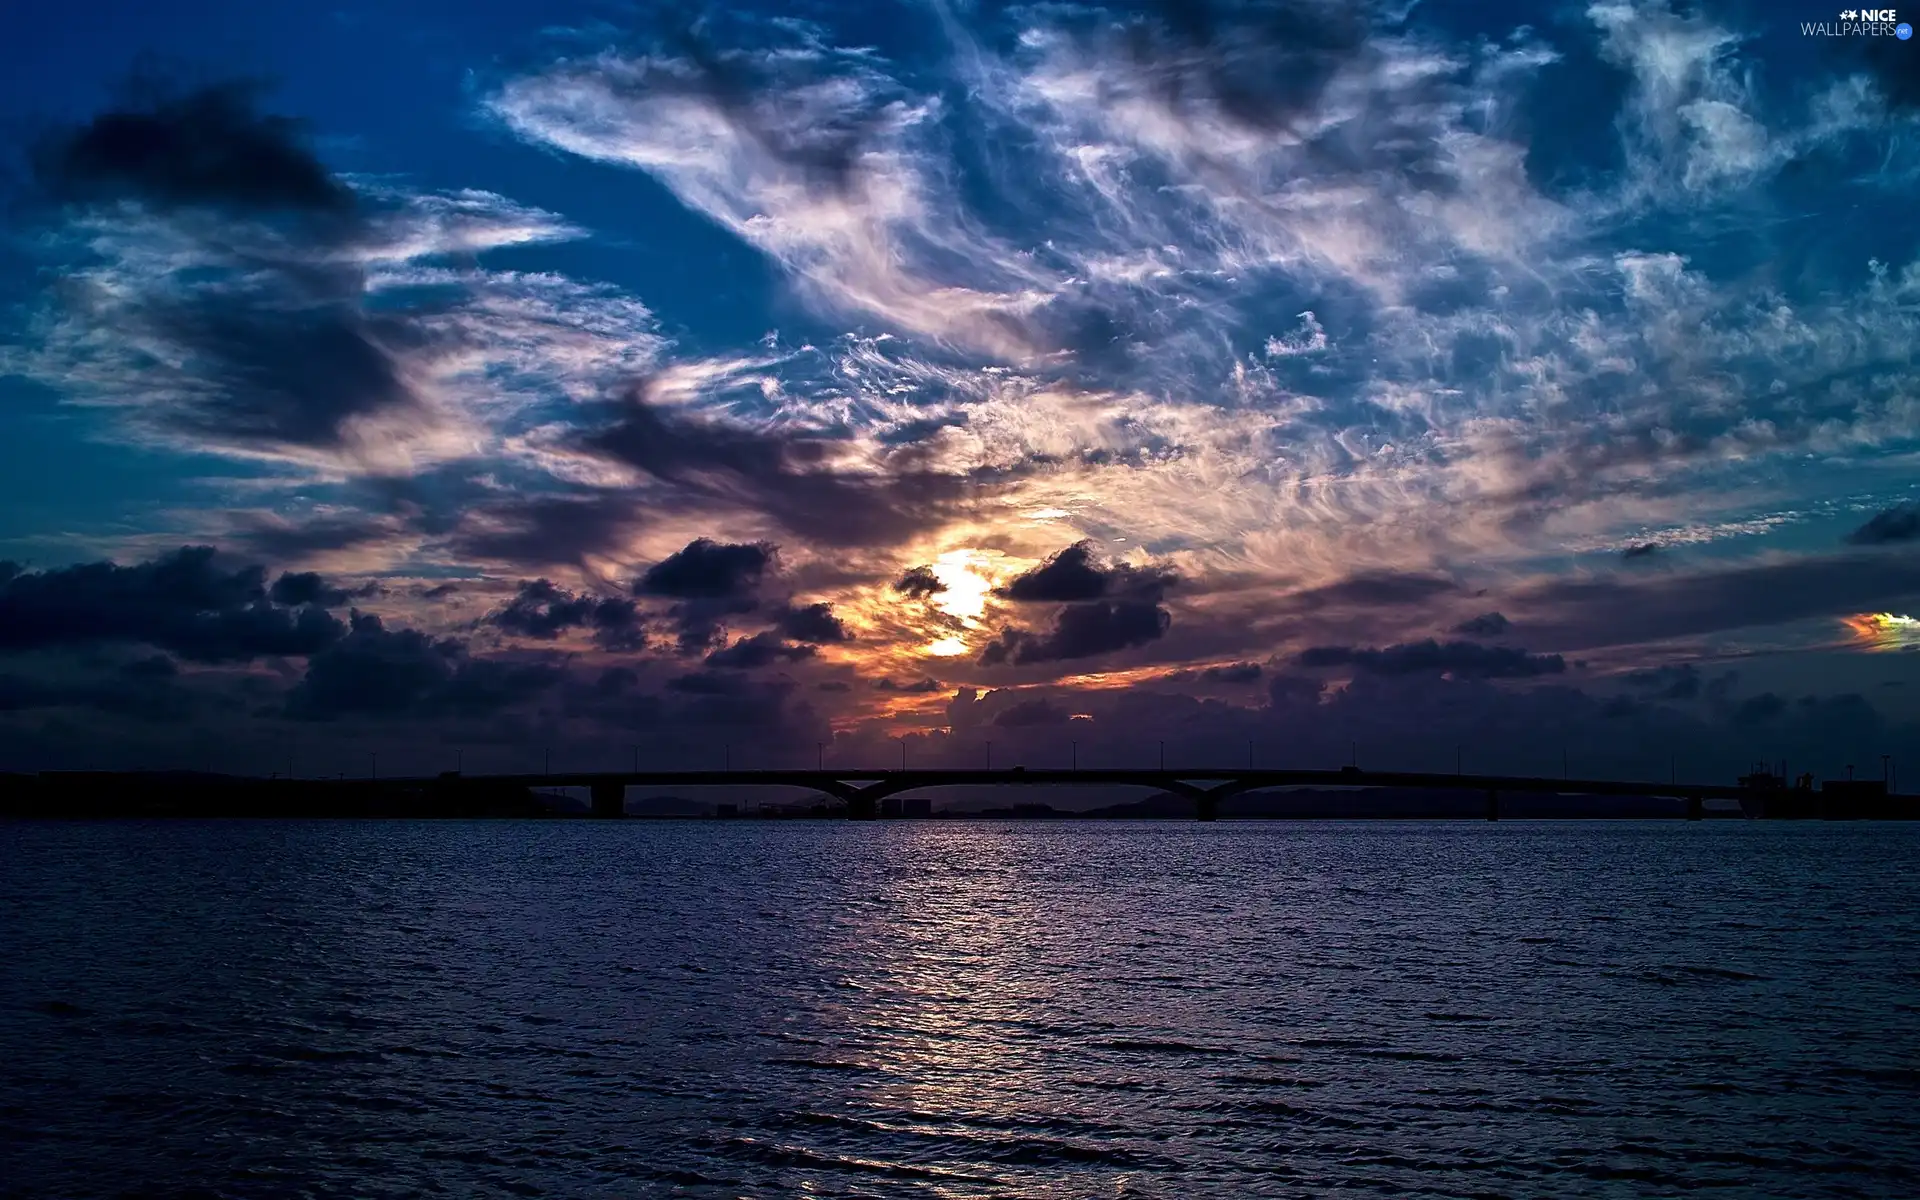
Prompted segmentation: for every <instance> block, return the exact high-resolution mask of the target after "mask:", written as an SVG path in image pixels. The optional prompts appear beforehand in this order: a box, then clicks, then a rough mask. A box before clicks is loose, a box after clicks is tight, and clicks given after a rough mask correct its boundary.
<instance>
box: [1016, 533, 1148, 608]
mask: <svg viewBox="0 0 1920 1200" xmlns="http://www.w3.org/2000/svg"><path fill="white" fill-rule="evenodd" d="M1177 582H1178V580H1177V578H1176V577H1175V576H1174V574H1173V573H1172V572H1171V571H1167V570H1163V569H1160V568H1157V567H1146V568H1142V567H1134V566H1130V565H1128V564H1126V563H1117V564H1115V565H1113V566H1110V567H1102V566H1101V565H1099V564H1098V563H1096V562H1095V561H1094V558H1093V545H1092V543H1091V542H1084V541H1083V542H1076V543H1074V544H1073V545H1071V546H1068V547H1067V548H1066V549H1065V550H1062V551H1060V552H1059V553H1057V554H1055V555H1054V556H1053V557H1051V558H1049V559H1047V561H1046V562H1044V563H1042V564H1040V565H1039V566H1037V567H1035V568H1033V569H1032V570H1030V571H1027V572H1025V573H1023V574H1021V575H1018V576H1016V577H1015V578H1014V579H1013V581H1012V582H1010V583H1008V584H1007V586H1006V587H1004V588H1002V589H1001V590H1000V594H1001V595H1003V596H1005V597H1006V598H1007V599H1009V600H1017V601H1020V602H1022V603H1060V602H1071V601H1076V600H1096V599H1099V598H1100V597H1103V596H1113V597H1120V598H1125V599H1129V600H1138V601H1143V602H1145V603H1147V604H1149V605H1151V604H1155V603H1158V602H1159V600H1160V597H1161V595H1162V594H1163V593H1164V592H1165V591H1166V589H1167V588H1169V587H1171V586H1172V585H1173V584H1175V583H1177Z"/></svg>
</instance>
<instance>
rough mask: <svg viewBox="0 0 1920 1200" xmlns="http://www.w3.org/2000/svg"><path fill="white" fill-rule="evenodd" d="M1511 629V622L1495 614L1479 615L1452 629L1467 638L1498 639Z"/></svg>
mask: <svg viewBox="0 0 1920 1200" xmlns="http://www.w3.org/2000/svg"><path fill="white" fill-rule="evenodd" d="M1511 628H1513V622H1512V621H1509V620H1507V619H1506V618H1505V617H1504V616H1501V615H1500V614H1499V613H1497V612H1490V613H1481V614H1480V615H1479V616H1477V617H1474V618H1473V619H1472V620H1468V621H1462V622H1460V623H1459V624H1458V625H1455V626H1454V627H1453V631H1454V632H1455V633H1464V634H1466V635H1467V636H1468V637H1499V636H1500V635H1501V634H1503V633H1505V632H1506V631H1507V630H1509V629H1511Z"/></svg>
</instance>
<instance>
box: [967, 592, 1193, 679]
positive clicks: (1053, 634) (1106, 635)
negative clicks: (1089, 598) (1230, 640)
mask: <svg viewBox="0 0 1920 1200" xmlns="http://www.w3.org/2000/svg"><path fill="white" fill-rule="evenodd" d="M1172 621H1173V618H1172V616H1171V615H1170V614H1169V613H1168V612H1167V610H1166V609H1164V608H1161V607H1160V606H1159V605H1157V604H1153V603H1150V602H1145V601H1139V600H1098V601H1094V602H1092V603H1089V604H1069V605H1066V606H1065V607H1063V608H1062V609H1061V610H1060V611H1059V613H1058V614H1056V615H1055V616H1054V619H1053V628H1052V629H1050V630H1048V631H1047V632H1046V633H1045V634H1035V633H1031V632H1028V631H1026V630H1022V629H1008V630H1006V631H1004V632H1003V633H1001V635H1000V637H999V639H998V640H997V641H994V642H990V643H988V645H987V648H986V650H985V651H984V652H982V654H981V655H980V662H981V664H982V665H984V666H999V665H1002V664H1006V663H1011V664H1013V665H1014V666H1027V665H1029V664H1032V663H1044V662H1058V661H1061V660H1064V659H1074V658H1092V657H1094V656H1095V655H1100V654H1109V653H1111V652H1113V651H1115V650H1124V649H1126V648H1128V647H1129V646H1143V645H1145V644H1147V643H1148V642H1152V641H1156V640H1158V639H1159V638H1161V637H1163V636H1165V634H1166V632H1167V628H1168V626H1170V625H1171V624H1172Z"/></svg>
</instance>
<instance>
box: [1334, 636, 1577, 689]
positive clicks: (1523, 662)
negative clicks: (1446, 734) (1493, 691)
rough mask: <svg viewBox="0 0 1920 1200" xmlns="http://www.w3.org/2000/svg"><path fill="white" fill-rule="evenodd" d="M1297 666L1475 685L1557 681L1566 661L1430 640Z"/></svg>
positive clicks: (1350, 649) (1351, 651)
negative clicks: (1446, 676)
mask: <svg viewBox="0 0 1920 1200" xmlns="http://www.w3.org/2000/svg"><path fill="white" fill-rule="evenodd" d="M1296 661H1297V662H1298V663H1299V664H1300V665H1301V666H1303V667H1357V668H1358V669H1360V670H1362V671H1369V672H1372V673H1374V674H1376V675H1415V674H1439V673H1441V672H1447V673H1450V674H1453V675H1455V676H1459V677H1461V678H1474V679H1524V678H1531V677H1533V676H1537V675H1558V674H1560V673H1561V672H1563V671H1565V670H1566V669H1567V663H1566V660H1565V659H1563V658H1561V657H1560V656H1559V655H1558V654H1528V653H1527V652H1526V651H1524V650H1515V649H1511V648H1509V647H1506V646H1483V645H1481V644H1479V643H1478V642H1446V643H1441V642H1437V641H1435V640H1433V639H1432V638H1428V639H1426V640H1425V641H1421V642H1406V643H1403V644H1401V645H1398V646H1386V647H1382V648H1380V649H1370V648H1361V647H1355V646H1316V647H1314V648H1312V649H1310V650H1305V651H1302V652H1301V654H1300V656H1299V658H1298V659H1297V660H1296Z"/></svg>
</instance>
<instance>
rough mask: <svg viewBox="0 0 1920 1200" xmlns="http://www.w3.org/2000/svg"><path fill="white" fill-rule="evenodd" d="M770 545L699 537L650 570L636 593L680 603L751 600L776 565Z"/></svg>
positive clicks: (648, 569)
mask: <svg viewBox="0 0 1920 1200" xmlns="http://www.w3.org/2000/svg"><path fill="white" fill-rule="evenodd" d="M773 558H774V547H773V546H772V545H771V544H770V543H766V542H755V543H752V544H744V543H743V544H722V543H719V542H715V541H713V540H712V539H710V538H695V539H694V540H693V541H691V542H688V543H687V544H686V545H685V546H683V547H681V548H680V549H679V550H676V551H674V552H673V553H672V554H671V555H669V556H667V557H666V558H664V559H661V560H660V561H659V562H657V563H655V564H653V565H652V566H651V567H648V568H647V569H646V572H645V573H644V574H642V575H641V576H640V578H639V579H638V580H637V581H636V582H635V583H634V585H633V590H634V591H635V592H636V593H638V594H640V595H646V596H671V597H673V598H675V599H679V600H738V599H743V598H746V597H750V596H752V595H753V594H754V592H755V591H756V589H758V588H759V586H760V577H761V576H762V575H763V574H764V573H765V572H766V571H767V569H768V568H769V567H770V566H771V565H772V564H773Z"/></svg>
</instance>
